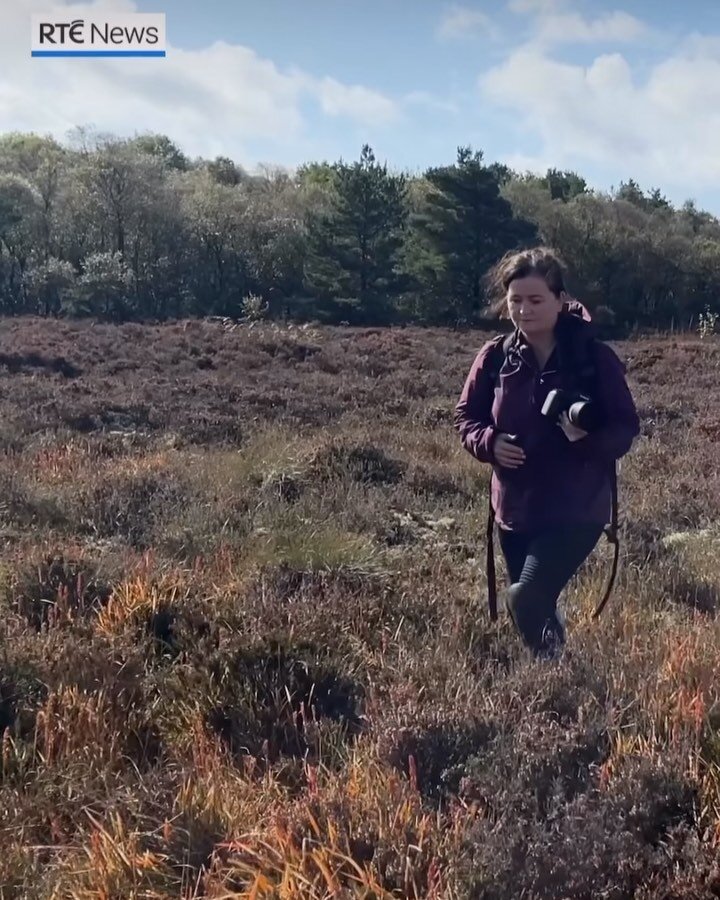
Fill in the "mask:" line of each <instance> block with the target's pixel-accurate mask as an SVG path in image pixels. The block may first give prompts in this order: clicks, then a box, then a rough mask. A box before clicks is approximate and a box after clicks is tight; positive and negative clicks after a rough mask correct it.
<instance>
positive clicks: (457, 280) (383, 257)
mask: <svg viewBox="0 0 720 900" xmlns="http://www.w3.org/2000/svg"><path fill="white" fill-rule="evenodd" d="M538 242H543V243H547V244H549V245H551V246H553V247H554V248H555V249H556V250H558V251H559V253H560V254H561V255H562V257H563V258H564V260H565V262H566V264H567V266H568V269H569V274H570V285H569V286H570V288H571V290H572V291H573V292H574V293H577V294H578V295H579V296H580V297H581V298H582V299H583V301H584V302H586V303H587V304H588V305H589V306H590V308H592V309H593V310H595V312H596V315H597V316H598V318H600V319H601V320H602V321H605V322H606V323H608V324H614V326H615V327H616V328H618V329H629V328H633V327H647V326H652V327H660V328H666V327H671V326H675V327H678V328H683V327H688V326H689V325H692V323H693V321H697V320H698V318H699V317H700V316H702V315H704V314H705V315H706V314H707V313H717V312H720V221H718V219H717V218H715V217H714V216H712V215H710V214H709V213H707V212H704V211H702V210H700V209H698V208H697V206H696V204H695V203H694V202H693V201H690V200H689V201H687V202H686V203H685V204H683V205H682V206H681V207H679V208H678V207H675V206H673V205H672V204H671V203H670V202H669V201H668V200H667V199H666V198H665V197H664V196H663V194H662V193H661V191H660V190H658V189H657V188H654V189H650V190H647V191H643V190H642V189H641V188H640V186H639V185H638V183H637V182H636V181H635V180H633V179H629V180H628V181H627V182H622V183H621V184H620V186H619V187H618V188H617V189H615V190H613V191H610V192H599V191H597V190H592V189H591V188H590V187H589V186H588V184H587V183H586V181H585V179H584V178H583V177H582V176H581V175H579V174H578V173H576V172H569V171H559V170H557V169H549V170H548V171H547V172H546V173H545V174H544V175H537V174H531V173H520V172H515V171H513V170H511V169H509V168H508V167H507V166H504V165H501V164H499V163H488V162H486V161H485V159H484V157H483V154H482V152H481V151H474V150H473V149H472V148H471V147H460V148H458V150H457V156H456V158H455V160H454V161H453V162H452V163H449V164H447V165H443V166H433V167H430V168H428V169H427V170H426V171H425V172H423V173H422V174H419V175H412V174H409V173H406V172H401V171H393V170H392V169H390V168H389V167H388V165H387V164H386V163H380V162H379V161H378V160H377V159H376V158H375V155H374V153H373V150H372V149H371V148H370V147H369V146H367V145H366V146H364V147H363V148H362V149H361V153H360V156H359V158H358V159H357V160H355V161H346V160H342V159H341V160H338V161H336V162H333V163H329V162H308V163H306V164H304V165H302V166H300V167H299V168H298V169H297V170H296V171H294V172H292V173H289V172H287V171H284V170H281V169H273V168H270V167H264V168H262V169H261V170H260V171H258V172H255V173H253V174H250V173H248V172H247V171H246V170H245V169H243V167H242V166H240V165H238V164H237V163H235V162H234V161H233V160H231V159H229V158H227V157H216V158H215V159H212V160H210V159H203V158H196V159H190V158H188V157H187V156H186V155H185V154H184V153H183V152H182V150H181V149H180V148H179V147H178V146H177V145H176V144H175V143H173V141H172V140H171V139H170V138H168V137H167V136H165V135H158V134H145V135H140V136H136V137H133V138H128V139H121V138H117V137H115V136H89V135H88V134H87V133H86V132H84V131H82V130H79V131H78V132H77V133H76V135H75V137H74V140H73V142H71V144H70V145H61V144H60V143H58V142H57V141H55V140H53V139H52V138H50V137H42V136H38V135H36V134H23V133H17V132H13V133H9V134H4V135H0V313H2V314H5V315H18V314H28V313H32V314H40V315H47V316H58V315H65V316H94V317H99V318H102V319H107V320H112V321H128V320H149V319H150V320H163V319H168V318H179V317H186V316H190V317H193V316H206V315H220V316H229V317H233V318H241V317H243V316H245V317H250V318H261V317H269V318H273V317H283V318H290V319H294V320H310V319H313V320H319V321H322V322H327V323H338V322H348V323H351V324H360V323H362V324H378V325H382V324H393V323H403V322H408V323H409V322H416V323H422V324H432V325H442V324H453V325H455V324H458V323H462V324H469V325H472V324H476V323H480V322H483V321H485V320H486V318H487V315H488V312H487V307H488V298H487V296H486V290H485V275H486V273H487V270H488V268H489V267H490V266H491V265H492V264H493V263H494V262H495V261H496V260H497V259H498V257H499V256H501V255H502V253H504V252H505V251H506V250H508V249H514V248H521V247H524V246H529V245H532V244H535V243H538Z"/></svg>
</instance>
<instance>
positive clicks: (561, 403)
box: [541, 388, 602, 432]
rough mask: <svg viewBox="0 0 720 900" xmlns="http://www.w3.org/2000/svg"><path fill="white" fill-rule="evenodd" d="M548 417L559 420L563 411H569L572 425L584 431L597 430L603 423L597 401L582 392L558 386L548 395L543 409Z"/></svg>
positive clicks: (543, 412)
mask: <svg viewBox="0 0 720 900" xmlns="http://www.w3.org/2000/svg"><path fill="white" fill-rule="evenodd" d="M541 412H542V414H543V415H544V416H547V418H548V419H552V420H553V421H557V419H559V418H560V416H561V415H562V414H563V413H567V415H568V419H569V420H570V423H571V424H572V425H575V426H576V427H577V428H582V430H583V431H588V432H589V431H595V429H597V428H599V427H600V425H601V424H602V417H601V414H600V409H599V407H598V405H597V403H593V401H592V400H590V398H589V397H585V396H583V395H582V394H575V393H571V392H570V391H564V390H563V389H562V388H556V389H555V390H553V391H550V393H549V394H548V395H547V398H546V400H545V402H544V403H543V407H542V410H541Z"/></svg>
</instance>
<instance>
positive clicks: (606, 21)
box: [538, 11, 648, 44]
mask: <svg viewBox="0 0 720 900" xmlns="http://www.w3.org/2000/svg"><path fill="white" fill-rule="evenodd" d="M647 32H648V28H647V26H646V25H645V23H644V22H641V21H640V20H639V19H636V18H635V16H631V15H629V14H628V13H625V12H618V11H616V12H612V13H608V14H607V15H604V16H600V17H599V18H597V19H590V20H588V19H585V18H583V16H581V15H580V14H579V13H552V14H550V15H546V16H543V17H542V18H541V20H540V22H539V31H538V40H539V41H541V42H543V43H566V44H571V43H593V42H600V41H605V42H609V43H613V42H615V43H617V42H625V41H635V40H637V39H638V38H641V37H643V35H645V34H646V33H647Z"/></svg>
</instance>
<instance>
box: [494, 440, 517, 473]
mask: <svg viewBox="0 0 720 900" xmlns="http://www.w3.org/2000/svg"><path fill="white" fill-rule="evenodd" d="M493 455H494V456H495V459H496V460H497V462H498V465H501V466H502V467H503V468H504V469H517V468H518V467H519V466H521V465H522V464H523V463H524V462H525V451H524V450H523V448H522V447H518V445H517V444H515V443H513V440H512V437H511V435H509V434H503V433H500V434H498V436H497V437H496V438H495V442H494V444H493Z"/></svg>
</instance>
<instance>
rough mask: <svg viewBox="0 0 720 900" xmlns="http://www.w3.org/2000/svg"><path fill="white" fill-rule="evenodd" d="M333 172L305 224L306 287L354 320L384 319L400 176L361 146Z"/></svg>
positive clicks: (401, 203)
mask: <svg viewBox="0 0 720 900" xmlns="http://www.w3.org/2000/svg"><path fill="white" fill-rule="evenodd" d="M333 170H334V177H333V179H332V186H331V188H330V189H329V190H330V195H329V198H328V203H327V204H326V206H325V208H324V209H320V210H319V211H315V212H314V213H313V214H312V215H311V216H310V217H309V219H308V222H307V231H308V252H307V258H306V265H305V281H306V286H307V287H308V288H309V289H310V290H312V291H314V292H316V293H317V294H319V295H320V296H321V297H324V298H325V299H327V300H331V301H332V304H331V305H332V307H334V308H335V309H336V311H338V313H339V308H340V307H343V306H344V307H350V308H351V309H352V310H354V318H356V319H360V320H363V321H375V322H382V321H387V320H389V319H390V318H391V317H392V309H393V304H392V296H391V295H392V294H393V292H394V291H395V290H396V288H397V281H398V274H397V261H398V252H399V249H400V247H401V245H402V241H403V228H404V223H405V218H406V213H405V192H406V179H405V176H404V175H393V174H390V173H388V171H387V167H386V166H385V165H382V166H381V165H380V164H379V163H377V162H376V160H375V156H374V154H373V151H372V149H371V148H370V147H369V146H368V145H367V144H366V145H364V146H363V148H362V153H361V155H360V160H359V161H358V162H355V163H352V164H348V163H345V162H342V161H340V162H339V163H336V164H335V166H334V167H333ZM351 315H352V313H351Z"/></svg>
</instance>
